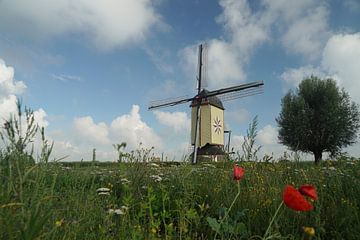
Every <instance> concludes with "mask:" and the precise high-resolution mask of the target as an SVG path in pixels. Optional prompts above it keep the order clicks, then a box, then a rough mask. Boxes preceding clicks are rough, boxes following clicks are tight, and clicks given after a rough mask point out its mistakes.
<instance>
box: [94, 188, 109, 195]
mask: <svg viewBox="0 0 360 240" xmlns="http://www.w3.org/2000/svg"><path fill="white" fill-rule="evenodd" d="M96 192H97V194H98V195H102V196H109V195H110V188H105V187H103V188H98V189H96Z"/></svg>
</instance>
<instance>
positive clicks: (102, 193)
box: [98, 192, 110, 196]
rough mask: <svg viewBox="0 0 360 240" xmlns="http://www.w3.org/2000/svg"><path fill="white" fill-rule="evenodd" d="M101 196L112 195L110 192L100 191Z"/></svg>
mask: <svg viewBox="0 0 360 240" xmlns="http://www.w3.org/2000/svg"><path fill="white" fill-rule="evenodd" d="M98 195H99V196H110V192H99V193H98Z"/></svg>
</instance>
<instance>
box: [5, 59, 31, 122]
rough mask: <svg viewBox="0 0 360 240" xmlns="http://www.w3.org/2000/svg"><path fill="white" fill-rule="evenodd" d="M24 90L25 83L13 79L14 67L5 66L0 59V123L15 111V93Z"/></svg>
mask: <svg viewBox="0 0 360 240" xmlns="http://www.w3.org/2000/svg"><path fill="white" fill-rule="evenodd" d="M25 90H26V85H25V84H24V83H23V82H22V81H16V80H15V79H14V69H13V68H12V67H8V66H6V64H5V62H4V61H3V60H2V59H0V116H1V119H0V123H2V122H3V121H5V120H7V119H8V118H9V117H10V114H14V113H16V111H17V106H16V101H17V97H16V95H20V94H22V93H23V92H24V91H25Z"/></svg>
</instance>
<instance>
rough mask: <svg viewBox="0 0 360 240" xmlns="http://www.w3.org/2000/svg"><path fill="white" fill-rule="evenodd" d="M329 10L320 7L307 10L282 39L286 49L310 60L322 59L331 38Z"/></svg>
mask: <svg viewBox="0 0 360 240" xmlns="http://www.w3.org/2000/svg"><path fill="white" fill-rule="evenodd" d="M328 15H329V13H328V9H327V7H325V6H323V5H320V6H314V7H312V8H309V9H307V11H306V15H305V16H302V17H301V18H298V19H296V20H294V21H293V22H292V24H291V25H290V26H289V28H288V30H287V31H286V33H285V34H284V35H283V37H282V41H283V44H284V46H285V48H286V49H287V50H288V51H289V52H290V53H294V54H299V55H303V56H305V57H306V58H308V59H309V60H316V59H318V58H320V57H321V52H322V49H323V47H324V44H325V43H326V40H327V39H328V37H329V33H328V25H327V18H328Z"/></svg>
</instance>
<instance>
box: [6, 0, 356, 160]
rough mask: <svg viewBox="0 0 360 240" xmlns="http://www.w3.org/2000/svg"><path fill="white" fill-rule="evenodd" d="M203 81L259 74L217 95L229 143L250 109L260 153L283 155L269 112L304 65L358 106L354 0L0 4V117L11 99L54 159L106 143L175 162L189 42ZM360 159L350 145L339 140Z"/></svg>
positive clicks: (190, 81)
mask: <svg viewBox="0 0 360 240" xmlns="http://www.w3.org/2000/svg"><path fill="white" fill-rule="evenodd" d="M199 43H206V44H207V50H208V60H207V69H208V70H207V75H206V79H207V88H208V89H210V90H213V89H216V88H223V87H228V86H232V85H236V84H243V83H246V82H251V81H257V80H263V81H264V82H265V86H264V93H263V94H261V95H256V96H252V97H248V98H242V99H237V100H233V101H228V102H224V105H225V108H226V111H225V124H226V127H227V129H229V130H232V133H233V134H232V146H233V147H234V148H235V150H240V149H241V148H240V145H241V142H242V138H243V136H244V135H245V134H246V129H247V128H248V124H249V123H250V122H251V120H252V119H253V117H255V116H256V115H257V116H258V120H259V126H258V131H259V132H258V139H257V142H258V144H259V145H262V146H263V147H262V154H263V153H268V154H271V153H274V155H275V156H278V155H281V154H282V153H283V151H284V150H286V148H285V147H284V146H281V145H279V144H278V143H277V125H276V121H275V118H276V117H277V116H278V114H279V111H280V101H281V98H282V97H283V96H284V94H285V93H286V92H287V91H288V90H290V89H295V87H296V86H297V85H298V83H299V82H300V81H301V80H302V79H303V78H305V77H306V76H309V75H311V74H314V75H317V76H320V77H323V78H325V77H332V78H334V79H335V80H336V81H337V82H338V84H339V86H340V87H344V88H345V89H346V90H347V91H348V92H349V93H350V96H351V97H352V100H353V101H355V102H357V103H360V93H359V89H360V65H359V59H360V1H358V0H344V1H340V0H327V1H326V0H303V1H295V0H294V1H286V0H271V1H270V0H256V1H245V0H220V1H205V0H197V1H182V0H171V1H170V0H154V1H150V0H138V1H134V0H118V1H116V0H107V1H95V0H77V1H68V0H53V1H45V0H31V1H27V2H25V3H24V2H23V1H20V0H3V1H0V88H1V91H0V114H1V116H2V118H5V117H6V116H8V115H9V114H10V113H11V112H13V111H14V110H15V99H16V96H17V97H20V98H22V99H23V101H24V103H25V104H26V105H27V106H30V107H31V108H33V109H34V110H35V113H36V118H37V121H38V123H39V124H40V125H42V126H45V127H46V132H47V136H48V138H49V139H51V140H53V141H54V142H55V148H54V157H61V156H65V155H69V157H68V160H79V159H81V158H84V159H90V158H91V154H92V149H93V148H96V149H97V156H98V159H99V160H113V159H114V158H115V152H114V150H113V148H112V144H113V143H120V142H123V141H125V142H127V143H128V146H127V149H128V150H131V149H136V148H137V147H138V144H139V143H140V142H142V143H143V146H144V147H147V148H148V147H151V146H154V147H155V153H156V154H160V153H165V155H166V156H168V158H169V159H174V158H176V159H178V158H179V157H180V156H181V155H182V154H184V153H187V150H188V148H189V142H190V136H189V135H190V108H189V106H188V105H187V104H184V105H180V106H176V107H172V108H165V109H159V110H158V111H148V110H147V107H148V106H149V103H150V101H152V100H159V99H165V98H171V97H178V96H185V95H187V96H193V95H194V94H195V93H196V89H195V87H196V79H195V77H196V65H197V47H198V45H199ZM346 150H347V151H348V152H349V153H351V154H353V155H355V156H357V157H359V156H360V145H359V144H356V145H354V146H353V147H351V148H348V149H346Z"/></svg>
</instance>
